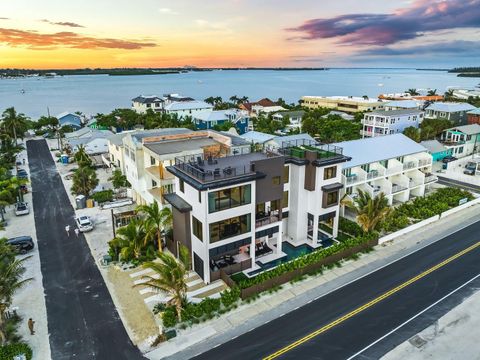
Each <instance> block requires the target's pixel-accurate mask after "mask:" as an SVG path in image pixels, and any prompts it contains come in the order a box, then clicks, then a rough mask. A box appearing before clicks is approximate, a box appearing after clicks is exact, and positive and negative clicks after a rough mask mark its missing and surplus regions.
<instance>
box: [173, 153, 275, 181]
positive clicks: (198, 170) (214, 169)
mask: <svg viewBox="0 0 480 360" xmlns="http://www.w3.org/2000/svg"><path fill="white" fill-rule="evenodd" d="M278 156H281V155H278V154H275V153H271V152H267V153H264V152H244V153H239V154H233V155H228V156H225V157H219V158H212V157H208V158H206V159H205V157H204V156H203V155H196V156H182V157H177V158H175V168H176V169H178V170H180V171H181V172H183V173H185V174H187V175H188V176H190V177H193V178H194V179H196V180H197V181H200V182H201V183H208V182H213V181H218V180H225V179H230V178H239V177H244V176H248V175H253V174H256V172H255V169H254V166H253V164H252V162H254V161H258V160H264V159H267V158H272V157H278Z"/></svg>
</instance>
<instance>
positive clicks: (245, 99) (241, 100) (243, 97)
mask: <svg viewBox="0 0 480 360" xmlns="http://www.w3.org/2000/svg"><path fill="white" fill-rule="evenodd" d="M247 101H248V96H242V97H241V98H240V99H239V100H238V103H239V104H243V103H246V102H247Z"/></svg>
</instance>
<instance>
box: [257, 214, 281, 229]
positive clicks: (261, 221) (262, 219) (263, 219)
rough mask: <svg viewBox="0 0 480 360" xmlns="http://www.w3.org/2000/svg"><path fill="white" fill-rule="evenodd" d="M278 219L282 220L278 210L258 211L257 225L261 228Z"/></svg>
mask: <svg viewBox="0 0 480 360" xmlns="http://www.w3.org/2000/svg"><path fill="white" fill-rule="evenodd" d="M277 221H280V213H279V211H278V210H275V211H270V212H269V213H257V215H256V219H255V227H256V228H259V227H261V226H265V225H269V224H272V223H274V222H277Z"/></svg>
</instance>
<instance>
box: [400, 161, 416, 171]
mask: <svg viewBox="0 0 480 360" xmlns="http://www.w3.org/2000/svg"><path fill="white" fill-rule="evenodd" d="M416 167H417V162H416V161H407V162H405V163H404V164H403V170H409V169H414V168H416Z"/></svg>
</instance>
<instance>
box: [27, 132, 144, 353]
mask: <svg viewBox="0 0 480 360" xmlns="http://www.w3.org/2000/svg"><path fill="white" fill-rule="evenodd" d="M27 151H28V158H29V163H30V170H31V174H30V176H31V182H32V189H33V209H34V212H35V226H36V228H37V238H38V248H39V252H40V262H41V269H42V274H43V286H44V288H45V299H46V306H47V317H48V331H49V334H50V347H51V352H52V359H53V360H63V359H65V360H66V359H101V360H103V359H119V360H122V359H128V360H130V359H143V357H142V356H141V354H140V352H139V351H138V349H137V348H136V347H135V346H134V345H133V344H132V343H131V342H130V339H129V337H128V335H127V333H126V331H125V328H124V327H123V324H122V322H121V320H120V318H119V316H118V313H117V311H116V309H115V306H114V304H113V301H112V298H111V297H110V294H109V292H108V289H107V287H106V285H105V283H104V281H103V278H102V276H101V274H100V272H99V270H98V268H97V267H96V265H95V262H94V259H93V257H92V255H91V253H90V250H89V248H88V245H87V243H86V240H85V237H84V236H83V235H80V236H79V237H78V238H77V237H76V236H75V234H74V232H73V229H74V228H75V225H74V219H75V215H74V210H73V208H72V206H71V204H70V201H69V200H68V197H67V194H66V192H65V189H64V187H63V184H62V180H61V178H60V175H59V174H58V172H57V170H56V168H55V164H54V162H53V160H52V157H51V156H50V153H49V150H48V146H47V143H46V142H45V141H44V140H30V141H28V142H27ZM67 224H69V225H70V227H71V231H70V232H71V234H70V236H69V237H68V236H67V233H66V231H65V226H66V225H67ZM35 320H37V321H38V320H39V319H35ZM39 356H40V357H39V359H40V358H41V355H39Z"/></svg>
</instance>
